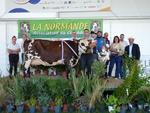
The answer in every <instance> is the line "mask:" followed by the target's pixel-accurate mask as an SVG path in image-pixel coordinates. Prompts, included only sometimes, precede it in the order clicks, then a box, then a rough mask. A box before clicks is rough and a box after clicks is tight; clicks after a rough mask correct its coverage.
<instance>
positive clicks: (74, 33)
mask: <svg viewBox="0 0 150 113" xmlns="http://www.w3.org/2000/svg"><path fill="white" fill-rule="evenodd" d="M71 36H72V40H77V39H78V38H77V33H76V32H75V31H72V33H71Z"/></svg>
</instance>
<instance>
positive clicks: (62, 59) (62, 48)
mask: <svg viewBox="0 0 150 113" xmlns="http://www.w3.org/2000/svg"><path fill="white" fill-rule="evenodd" d="M61 61H62V64H64V43H63V40H62V41H61Z"/></svg>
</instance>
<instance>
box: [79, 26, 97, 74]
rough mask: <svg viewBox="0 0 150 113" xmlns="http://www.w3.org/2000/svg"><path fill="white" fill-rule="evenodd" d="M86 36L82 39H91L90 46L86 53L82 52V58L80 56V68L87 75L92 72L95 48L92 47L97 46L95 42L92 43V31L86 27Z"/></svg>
mask: <svg viewBox="0 0 150 113" xmlns="http://www.w3.org/2000/svg"><path fill="white" fill-rule="evenodd" d="M83 34H84V37H83V38H82V39H81V40H82V41H84V40H85V41H89V44H90V45H89V47H88V48H87V50H86V53H82V54H81V58H80V68H81V71H83V73H84V74H86V75H88V76H89V75H90V74H91V66H92V63H93V53H92V52H93V50H92V48H93V47H94V46H96V45H95V44H92V43H91V39H90V32H89V29H84V32H83Z"/></svg>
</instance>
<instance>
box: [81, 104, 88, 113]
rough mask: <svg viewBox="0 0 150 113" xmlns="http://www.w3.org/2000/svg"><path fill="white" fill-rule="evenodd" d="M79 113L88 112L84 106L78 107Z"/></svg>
mask: <svg viewBox="0 0 150 113" xmlns="http://www.w3.org/2000/svg"><path fill="white" fill-rule="evenodd" d="M80 111H81V112H87V111H88V108H87V107H86V106H84V105H80Z"/></svg>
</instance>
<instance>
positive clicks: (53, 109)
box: [49, 102, 55, 112]
mask: <svg viewBox="0 0 150 113" xmlns="http://www.w3.org/2000/svg"><path fill="white" fill-rule="evenodd" d="M49 106H50V112H54V111H55V103H54V102H51V103H50V105H49Z"/></svg>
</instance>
